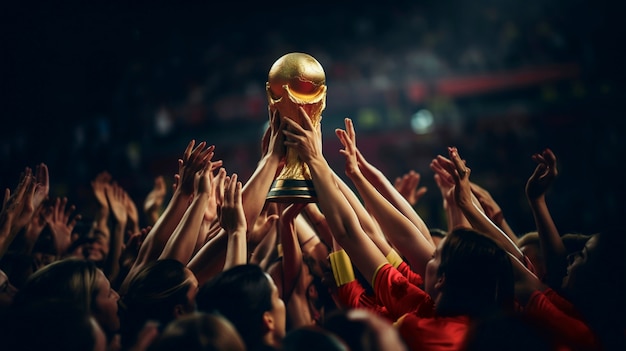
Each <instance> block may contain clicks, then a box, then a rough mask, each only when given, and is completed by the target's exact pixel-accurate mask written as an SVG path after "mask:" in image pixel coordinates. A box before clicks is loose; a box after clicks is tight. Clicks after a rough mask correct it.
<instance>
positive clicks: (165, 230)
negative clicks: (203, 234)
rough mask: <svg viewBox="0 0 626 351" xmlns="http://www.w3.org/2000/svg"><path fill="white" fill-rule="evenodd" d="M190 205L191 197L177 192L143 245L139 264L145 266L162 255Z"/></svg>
mask: <svg viewBox="0 0 626 351" xmlns="http://www.w3.org/2000/svg"><path fill="white" fill-rule="evenodd" d="M188 205H189V195H185V194H181V193H180V192H178V191H175V192H174V195H173V196H172V198H171V199H170V202H169V203H168V205H167V207H166V208H165V210H164V211H163V214H162V215H161V216H160V217H159V219H158V220H157V222H156V223H155V224H154V226H153V227H152V229H151V230H150V231H149V232H148V235H147V236H146V239H145V240H144V242H143V244H142V245H141V248H140V251H139V255H138V256H137V263H140V264H144V263H146V262H149V261H152V260H156V259H157V258H158V257H159V256H160V255H161V253H162V252H163V248H164V247H165V245H166V244H167V241H168V240H169V238H170V237H171V235H172V233H173V232H174V231H175V230H176V227H177V226H178V224H179V223H180V220H181V219H182V218H183V215H184V214H185V212H186V210H187V207H188Z"/></svg>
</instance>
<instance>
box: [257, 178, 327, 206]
mask: <svg viewBox="0 0 626 351" xmlns="http://www.w3.org/2000/svg"><path fill="white" fill-rule="evenodd" d="M266 200H267V201H270V202H281V203H296V202H298V203H301V202H317V194H316V192H315V189H314V188H313V181H312V180H309V179H276V180H274V182H273V183H272V186H271V188H270V191H269V192H268V193H267V197H266Z"/></svg>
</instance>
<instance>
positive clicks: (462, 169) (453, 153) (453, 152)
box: [448, 146, 470, 179]
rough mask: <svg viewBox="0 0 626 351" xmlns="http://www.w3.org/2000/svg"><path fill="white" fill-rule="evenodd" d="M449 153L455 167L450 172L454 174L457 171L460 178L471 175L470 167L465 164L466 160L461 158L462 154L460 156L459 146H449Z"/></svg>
mask: <svg viewBox="0 0 626 351" xmlns="http://www.w3.org/2000/svg"><path fill="white" fill-rule="evenodd" d="M448 153H449V154H450V159H451V160H452V163H453V164H454V169H450V171H451V172H450V173H451V174H453V175H454V174H455V173H456V175H458V176H459V178H460V179H465V178H466V177H467V176H469V173H470V169H469V168H468V167H467V166H466V165H465V162H464V161H463V160H462V159H461V156H459V152H458V150H457V148H456V147H454V146H452V147H449V148H448ZM452 171H456V172H452Z"/></svg>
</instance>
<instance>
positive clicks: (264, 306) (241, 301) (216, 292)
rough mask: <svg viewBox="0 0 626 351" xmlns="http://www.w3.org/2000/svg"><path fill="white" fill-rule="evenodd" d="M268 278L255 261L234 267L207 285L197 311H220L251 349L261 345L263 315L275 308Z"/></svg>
mask: <svg viewBox="0 0 626 351" xmlns="http://www.w3.org/2000/svg"><path fill="white" fill-rule="evenodd" d="M269 279H270V278H269V277H268V276H267V274H266V273H265V272H264V271H263V269H261V267H260V266H258V265H255V264H244V265H238V266H234V267H232V268H230V269H227V270H225V271H223V272H220V273H219V274H218V275H217V276H215V277H213V278H212V279H211V280H209V281H208V282H207V283H206V284H204V285H203V286H202V287H201V288H200V291H199V292H198V295H197V297H196V301H197V303H198V310H199V311H202V312H208V313H214V312H217V313H219V314H221V315H223V316H224V317H226V318H228V320H230V321H231V323H233V325H234V326H235V328H237V331H238V332H239V334H240V335H241V337H242V338H243V340H244V342H245V343H246V347H247V349H248V350H252V349H256V348H258V346H259V345H260V344H262V343H263V342H262V337H263V334H264V331H263V329H262V325H263V314H264V313H265V312H266V311H270V310H271V309H272V287H271V285H270V281H269Z"/></svg>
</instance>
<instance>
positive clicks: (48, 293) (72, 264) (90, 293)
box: [13, 258, 98, 312]
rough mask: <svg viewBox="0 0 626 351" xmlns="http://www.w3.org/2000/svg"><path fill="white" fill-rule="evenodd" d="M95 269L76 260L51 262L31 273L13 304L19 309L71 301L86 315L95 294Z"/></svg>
mask: <svg viewBox="0 0 626 351" xmlns="http://www.w3.org/2000/svg"><path fill="white" fill-rule="evenodd" d="M97 278H98V268H97V267H96V265H95V264H94V263H93V262H90V261H86V260H83V259H78V258H65V259H62V260H59V261H55V262H53V263H51V264H49V265H47V266H45V267H43V268H41V269H39V270H37V271H36V272H35V273H33V274H32V275H31V276H30V277H29V278H28V279H27V280H26V282H25V284H24V286H22V288H21V289H20V290H19V291H18V292H17V293H16V294H15V298H14V300H13V303H14V304H15V305H21V304H26V303H30V302H33V301H37V300H41V299H59V300H63V299H65V300H68V301H72V303H73V304H75V305H77V306H80V307H81V308H83V309H84V310H85V311H87V312H90V311H91V308H92V306H91V305H92V302H93V297H94V296H95V295H96V294H97Z"/></svg>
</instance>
